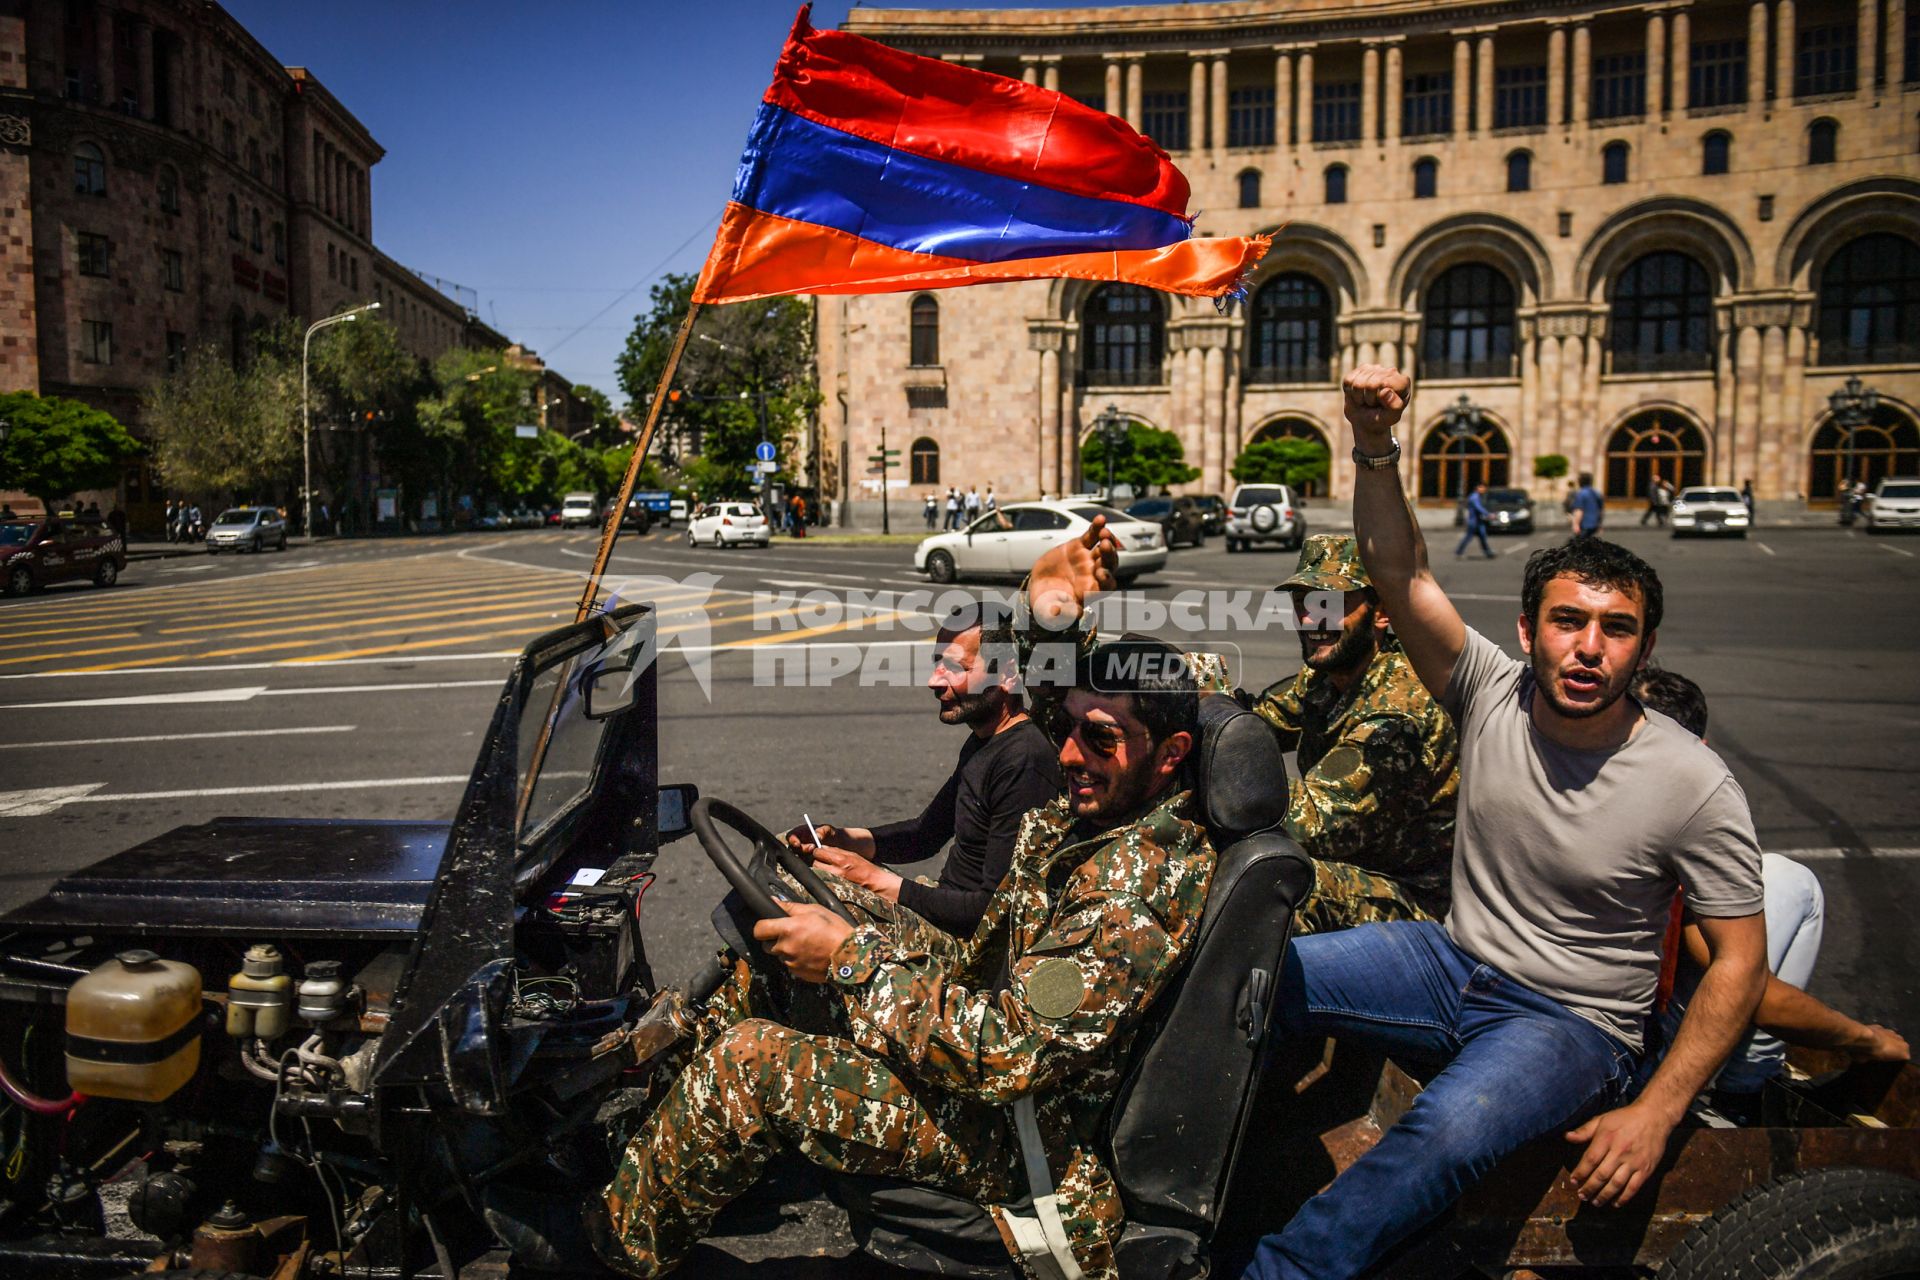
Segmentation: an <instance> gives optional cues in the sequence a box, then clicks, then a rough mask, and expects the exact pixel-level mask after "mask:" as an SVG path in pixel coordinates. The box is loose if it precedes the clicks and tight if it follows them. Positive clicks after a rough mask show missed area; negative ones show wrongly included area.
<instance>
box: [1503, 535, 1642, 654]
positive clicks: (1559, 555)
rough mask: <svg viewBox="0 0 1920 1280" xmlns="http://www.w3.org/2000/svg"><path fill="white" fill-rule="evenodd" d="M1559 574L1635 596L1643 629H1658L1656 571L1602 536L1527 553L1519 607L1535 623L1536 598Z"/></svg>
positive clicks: (1576, 540) (1537, 612)
mask: <svg viewBox="0 0 1920 1280" xmlns="http://www.w3.org/2000/svg"><path fill="white" fill-rule="evenodd" d="M1561 577H1568V578H1575V579H1578V580H1579V581H1581V582H1584V583H1586V584H1587V585H1588V586H1591V587H1612V588H1613V589H1614V590H1616V591H1625V592H1627V593H1628V594H1630V595H1634V596H1638V597H1639V598H1640V604H1641V607H1642V610H1643V611H1644V615H1645V623H1646V626H1645V630H1646V632H1647V633H1648V634H1651V633H1653V632H1655V631H1657V630H1659V629H1660V619H1661V616H1662V614H1663V613H1664V611H1665V608H1666V602H1665V598H1664V596H1663V595H1662V594H1661V590H1660V575H1659V574H1658V573H1655V572H1654V570H1653V566H1652V565H1650V564H1648V563H1647V562H1646V561H1645V560H1642V559H1641V558H1640V557H1639V556H1637V555H1635V554H1633V552H1631V551H1629V550H1627V549H1626V548H1625V547H1623V546H1621V545H1620V544H1619V543H1617V542H1608V541H1606V540H1605V539H1604V538H1576V539H1574V540H1573V541H1571V542H1563V543H1561V544H1559V545H1558V546H1552V547H1542V548H1540V550H1538V551H1536V552H1534V553H1533V554H1532V555H1530V556H1528V557H1527V576H1526V579H1525V581H1524V582H1522V584H1521V586H1520V609H1521V612H1523V613H1524V614H1525V615H1526V617H1527V620H1528V621H1530V622H1532V623H1534V624H1535V625H1536V626H1537V625H1538V624H1539V622H1540V601H1541V599H1542V597H1544V596H1545V595H1546V593H1547V584H1548V583H1549V582H1551V581H1553V580H1554V579H1555V578H1561Z"/></svg>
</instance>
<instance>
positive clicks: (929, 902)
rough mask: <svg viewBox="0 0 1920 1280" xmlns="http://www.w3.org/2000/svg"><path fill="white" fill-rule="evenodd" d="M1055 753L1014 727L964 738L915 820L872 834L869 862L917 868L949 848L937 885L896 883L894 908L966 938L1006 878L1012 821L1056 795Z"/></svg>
mask: <svg viewBox="0 0 1920 1280" xmlns="http://www.w3.org/2000/svg"><path fill="white" fill-rule="evenodd" d="M1062 785H1063V784H1062V782H1061V778H1060V759H1059V753H1058V752H1057V751H1056V750H1055V749H1054V746H1053V743H1051V742H1049V741H1048V740H1047V735H1046V734H1045V733H1042V732H1041V730H1040V726H1039V725H1037V724H1035V723H1034V722H1033V721H1031V720H1022V721H1021V722H1020V723H1019V724H1016V725H1014V726H1012V727H1011V728H1007V729H1002V730H1001V731H1000V732H999V733H996V734H994V735H993V736H992V737H991V738H984V739H983V738H980V737H978V736H976V735H974V734H971V733H969V734H968V735H967V741H966V745H964V746H962V747H961V748H960V762H959V764H958V765H957V766H956V767H955V768H954V771H953V774H952V775H951V776H950V777H949V778H948V779H947V781H946V785H944V786H942V787H941V788H940V792H939V794H938V795H936V796H934V798H933V801H932V803H930V804H928V805H927V808H926V811H925V812H924V813H922V814H921V815H920V816H919V817H918V818H914V819H912V820H910V821H907V822H893V823H889V824H887V825H886V826H884V827H875V828H873V846H874V857H875V860H876V861H879V862H883V863H894V862H918V861H920V860H921V859H923V858H931V857H932V856H933V855H934V854H936V853H938V852H940V846H942V845H944V844H945V843H946V842H947V841H948V840H952V841H953V852H952V853H950V854H948V855H947V865H946V866H945V867H943V868H942V869H941V871H940V883H939V884H937V885H925V884H921V883H919V882H918V881H916V880H903V881H902V882H901V885H900V905H901V906H903V907H905V908H907V909H908V910H909V911H913V912H915V913H917V914H918V915H920V916H921V917H922V918H924V919H926V920H929V921H931V922H932V923H934V924H936V925H938V926H940V927H941V928H942V929H945V930H946V931H947V932H948V933H952V934H957V935H958V936H960V937H963V938H964V937H969V936H971V935H972V933H973V927H974V925H976V924H978V923H979V921H980V915H981V913H982V912H984V911H985V910H986V909H987V902H988V900H989V899H991V898H992V897H993V891H994V890H995V889H997V888H998V887H999V886H1000V881H1001V880H1003V879H1005V878H1006V874H1007V867H1008V865H1009V864H1011V863H1012V861H1013V843H1014V840H1015V838H1016V837H1017V836H1019V834H1020V819H1021V818H1022V817H1024V816H1025V815H1026V813H1027V811H1028V810H1029V809H1037V808H1039V807H1040V806H1041V805H1044V804H1046V803H1047V802H1048V801H1050V800H1052V799H1053V798H1054V797H1055V796H1057V795H1059V794H1060V788H1061V786H1062Z"/></svg>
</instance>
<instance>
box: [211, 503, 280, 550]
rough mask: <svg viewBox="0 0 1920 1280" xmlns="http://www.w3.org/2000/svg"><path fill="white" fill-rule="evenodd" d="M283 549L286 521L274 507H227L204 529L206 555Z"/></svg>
mask: <svg viewBox="0 0 1920 1280" xmlns="http://www.w3.org/2000/svg"><path fill="white" fill-rule="evenodd" d="M268 547H272V548H274V549H275V550H276V551H285V550H286V549H287V522H286V521H285V520H284V519H282V518H281V515H280V512H279V511H278V510H277V509H276V508H274V507H229V508H228V509H227V510H225V511H222V512H221V513H220V514H219V515H218V516H215V517H214V521H213V524H212V525H211V526H210V527H209V528H208V529H207V554H208V555H215V554H217V553H219V552H222V551H256V552H257V551H264V550H266V549H267V548H268Z"/></svg>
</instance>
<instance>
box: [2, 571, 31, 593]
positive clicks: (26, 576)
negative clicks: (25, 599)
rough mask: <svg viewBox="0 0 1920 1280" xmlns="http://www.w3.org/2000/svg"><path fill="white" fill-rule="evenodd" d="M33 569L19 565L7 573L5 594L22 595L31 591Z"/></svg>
mask: <svg viewBox="0 0 1920 1280" xmlns="http://www.w3.org/2000/svg"><path fill="white" fill-rule="evenodd" d="M33 587H34V583H33V570H31V569H29V568H27V567H26V566H25V565H21V566H20V567H19V568H17V569H14V570H12V571H11V572H9V573H8V574H7V594H8V595H10V596H24V595H31V594H32V593H33Z"/></svg>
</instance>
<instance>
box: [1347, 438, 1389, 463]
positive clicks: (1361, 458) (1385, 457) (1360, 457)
mask: <svg viewBox="0 0 1920 1280" xmlns="http://www.w3.org/2000/svg"><path fill="white" fill-rule="evenodd" d="M1387 441H1388V443H1390V444H1391V445H1393V448H1391V449H1389V450H1387V451H1386V452H1385V453H1377V454H1376V453H1362V452H1360V447H1359V446H1358V445H1355V446H1354V449H1353V464H1354V465H1355V466H1356V467H1364V468H1366V469H1367V470H1368V471H1386V470H1388V469H1389V468H1391V467H1392V466H1393V465H1394V464H1395V463H1397V462H1399V461H1400V437H1399V436H1388V437H1387Z"/></svg>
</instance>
